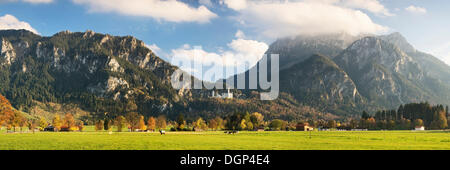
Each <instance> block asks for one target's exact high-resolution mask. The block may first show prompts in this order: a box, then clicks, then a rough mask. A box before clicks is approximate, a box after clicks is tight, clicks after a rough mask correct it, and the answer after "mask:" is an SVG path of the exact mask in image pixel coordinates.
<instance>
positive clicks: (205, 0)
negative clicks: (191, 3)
mask: <svg viewBox="0 0 450 170" xmlns="http://www.w3.org/2000/svg"><path fill="white" fill-rule="evenodd" d="M198 3H200V4H202V5H205V6H207V7H212V6H213V3H212V2H211V0H199V1H198Z"/></svg>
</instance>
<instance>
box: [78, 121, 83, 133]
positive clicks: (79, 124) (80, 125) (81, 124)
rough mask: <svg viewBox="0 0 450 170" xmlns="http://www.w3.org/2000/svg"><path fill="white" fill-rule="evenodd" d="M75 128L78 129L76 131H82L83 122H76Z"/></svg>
mask: <svg viewBox="0 0 450 170" xmlns="http://www.w3.org/2000/svg"><path fill="white" fill-rule="evenodd" d="M77 127H78V130H79V131H80V132H82V131H83V129H84V122H83V121H81V120H80V121H79V122H78V124H77Z"/></svg>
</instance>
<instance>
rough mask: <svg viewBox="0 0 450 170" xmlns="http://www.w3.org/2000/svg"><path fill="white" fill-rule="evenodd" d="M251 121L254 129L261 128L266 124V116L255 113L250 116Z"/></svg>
mask: <svg viewBox="0 0 450 170" xmlns="http://www.w3.org/2000/svg"><path fill="white" fill-rule="evenodd" d="M250 120H251V122H252V123H253V126H254V127H260V126H261V125H262V124H263V123H264V116H263V115H262V114H261V113H258V112H254V113H252V115H251V116H250Z"/></svg>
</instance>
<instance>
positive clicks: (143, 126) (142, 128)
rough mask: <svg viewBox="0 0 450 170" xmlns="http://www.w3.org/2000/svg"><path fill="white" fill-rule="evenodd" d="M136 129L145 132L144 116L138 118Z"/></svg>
mask: <svg viewBox="0 0 450 170" xmlns="http://www.w3.org/2000/svg"><path fill="white" fill-rule="evenodd" d="M138 128H139V129H140V130H147V126H145V119H144V116H139V124H138Z"/></svg>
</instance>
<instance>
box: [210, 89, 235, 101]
mask: <svg viewBox="0 0 450 170" xmlns="http://www.w3.org/2000/svg"><path fill="white" fill-rule="evenodd" d="M211 97H212V98H222V99H233V93H231V92H230V89H228V92H227V93H222V95H220V94H217V95H216V92H215V91H212V96H211Z"/></svg>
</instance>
